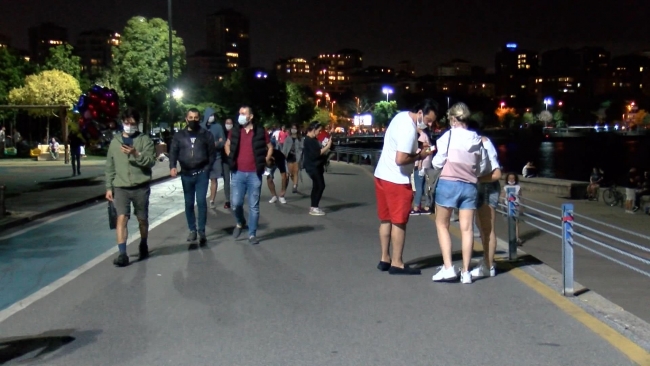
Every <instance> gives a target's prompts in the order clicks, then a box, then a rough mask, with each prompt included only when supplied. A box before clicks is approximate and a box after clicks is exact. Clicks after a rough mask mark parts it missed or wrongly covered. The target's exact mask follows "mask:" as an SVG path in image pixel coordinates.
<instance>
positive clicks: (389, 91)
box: [381, 86, 393, 102]
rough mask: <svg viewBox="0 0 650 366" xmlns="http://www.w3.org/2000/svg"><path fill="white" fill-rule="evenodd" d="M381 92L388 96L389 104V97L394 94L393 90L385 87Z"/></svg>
mask: <svg viewBox="0 0 650 366" xmlns="http://www.w3.org/2000/svg"><path fill="white" fill-rule="evenodd" d="M381 91H382V93H384V94H386V102H388V96H389V95H391V94H393V89H391V88H389V87H387V86H385V87H384V88H383V89H382V90H381Z"/></svg>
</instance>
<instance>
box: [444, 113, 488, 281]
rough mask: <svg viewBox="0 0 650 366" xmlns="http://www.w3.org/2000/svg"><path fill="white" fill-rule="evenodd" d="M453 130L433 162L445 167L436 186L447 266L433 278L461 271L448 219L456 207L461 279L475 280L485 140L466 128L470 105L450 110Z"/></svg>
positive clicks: (449, 278)
mask: <svg viewBox="0 0 650 366" xmlns="http://www.w3.org/2000/svg"><path fill="white" fill-rule="evenodd" d="M447 115H448V117H449V124H450V125H451V127H452V128H451V130H449V131H447V132H445V134H443V135H442V136H441V137H440V138H439V139H438V141H437V146H438V153H437V154H436V156H434V158H433V161H432V165H433V167H434V168H438V169H442V171H441V173H440V179H439V180H438V185H437V186H436V197H435V201H436V229H437V231H438V242H439V243H440V250H441V252H442V259H443V261H444V266H441V267H440V268H439V269H438V272H437V273H436V274H435V275H433V278H432V280H433V281H454V280H457V279H458V273H457V272H456V270H455V269H454V266H453V265H452V261H451V236H450V234H449V220H450V218H451V214H452V212H453V211H454V209H458V210H459V214H458V216H459V222H460V232H461V242H462V252H463V268H462V270H461V275H460V278H461V282H462V283H472V276H471V274H470V272H469V265H470V261H471V259H472V247H473V243H474V211H476V201H477V194H478V190H477V186H476V184H477V182H478V178H477V177H478V175H479V174H480V165H481V146H482V140H481V137H480V136H479V135H477V134H476V132H473V131H469V130H468V129H467V123H468V121H469V117H470V111H469V108H467V106H466V105H465V104H463V103H457V104H454V105H453V106H452V107H451V108H450V109H449V112H447Z"/></svg>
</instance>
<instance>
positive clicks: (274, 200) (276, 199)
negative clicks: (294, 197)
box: [269, 196, 278, 203]
mask: <svg viewBox="0 0 650 366" xmlns="http://www.w3.org/2000/svg"><path fill="white" fill-rule="evenodd" d="M276 202H278V197H277V196H273V198H271V200H270V201H269V203H276Z"/></svg>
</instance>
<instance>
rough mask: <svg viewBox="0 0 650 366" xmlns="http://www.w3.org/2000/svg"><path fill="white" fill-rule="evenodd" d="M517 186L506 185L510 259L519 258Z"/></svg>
mask: <svg viewBox="0 0 650 366" xmlns="http://www.w3.org/2000/svg"><path fill="white" fill-rule="evenodd" d="M515 192H516V191H515V188H510V187H506V197H507V202H508V259H509V260H511V261H514V260H517V227H516V225H517V223H516V222H515V220H516V218H515V216H516V214H517V211H516V210H517V197H516V196H515Z"/></svg>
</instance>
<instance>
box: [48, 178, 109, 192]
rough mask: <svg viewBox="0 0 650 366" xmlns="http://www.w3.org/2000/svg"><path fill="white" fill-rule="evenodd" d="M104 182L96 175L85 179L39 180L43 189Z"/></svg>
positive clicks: (85, 185) (96, 184)
mask: <svg viewBox="0 0 650 366" xmlns="http://www.w3.org/2000/svg"><path fill="white" fill-rule="evenodd" d="M103 184H104V182H102V181H101V180H96V179H95V177H88V178H83V179H70V180H61V181H55V182H39V183H38V185H39V186H40V187H41V189H59V188H73V187H90V186H98V185H103Z"/></svg>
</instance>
